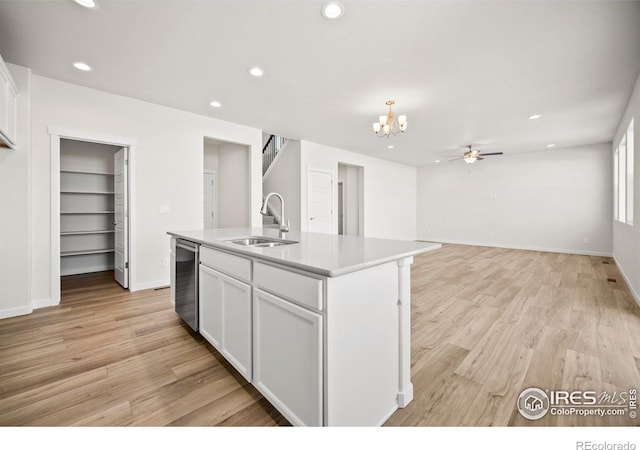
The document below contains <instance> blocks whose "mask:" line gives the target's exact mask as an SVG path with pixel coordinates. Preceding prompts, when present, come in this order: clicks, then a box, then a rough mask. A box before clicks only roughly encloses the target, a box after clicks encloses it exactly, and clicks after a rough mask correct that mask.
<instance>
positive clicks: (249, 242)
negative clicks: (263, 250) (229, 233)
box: [224, 236, 298, 247]
mask: <svg viewBox="0 0 640 450" xmlns="http://www.w3.org/2000/svg"><path fill="white" fill-rule="evenodd" d="M224 242H229V243H231V244H237V245H244V246H245V247H278V246H280V245H290V244H297V243H298V242H297V241H288V240H286V239H275V238H266V237H262V236H249V237H243V238H238V239H229V240H228V241H224Z"/></svg>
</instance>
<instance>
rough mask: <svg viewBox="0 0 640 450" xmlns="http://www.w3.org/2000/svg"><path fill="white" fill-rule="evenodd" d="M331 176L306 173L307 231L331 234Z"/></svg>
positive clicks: (327, 173) (328, 173)
mask: <svg viewBox="0 0 640 450" xmlns="http://www.w3.org/2000/svg"><path fill="white" fill-rule="evenodd" d="M332 187H333V175H332V174H331V173H330V172H320V171H317V170H309V171H308V172H307V195H308V201H307V209H308V212H309V214H308V216H307V231H309V232H312V233H331V224H332V213H333V211H332V200H333V190H332Z"/></svg>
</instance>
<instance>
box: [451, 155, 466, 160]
mask: <svg viewBox="0 0 640 450" xmlns="http://www.w3.org/2000/svg"><path fill="white" fill-rule="evenodd" d="M463 158H464V156H458V157H457V158H451V159H449V161H457V160H459V159H463Z"/></svg>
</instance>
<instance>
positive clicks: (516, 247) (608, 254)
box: [419, 239, 613, 257]
mask: <svg viewBox="0 0 640 450" xmlns="http://www.w3.org/2000/svg"><path fill="white" fill-rule="evenodd" d="M419 240H420V241H427V242H437V243H442V244H458V245H472V246H474V247H495V248H510V249H513V250H528V251H532V252H549V253H567V254H571V255H586V256H605V257H612V256H613V253H611V252H594V251H585V250H573V249H566V248H546V247H528V246H522V245H502V244H495V243H488V242H462V241H449V240H440V239H437V240H429V239H419Z"/></svg>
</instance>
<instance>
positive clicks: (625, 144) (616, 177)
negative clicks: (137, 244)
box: [613, 119, 634, 225]
mask: <svg viewBox="0 0 640 450" xmlns="http://www.w3.org/2000/svg"><path fill="white" fill-rule="evenodd" d="M633 140H634V137H633V119H631V123H629V127H628V128H627V131H626V133H625V134H624V135H623V136H622V139H620V143H619V144H618V147H617V148H616V149H615V150H614V152H613V217H614V219H615V220H617V221H619V222H622V223H627V224H629V225H633V178H634V173H633V169H634V162H633V156H634V142H633Z"/></svg>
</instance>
